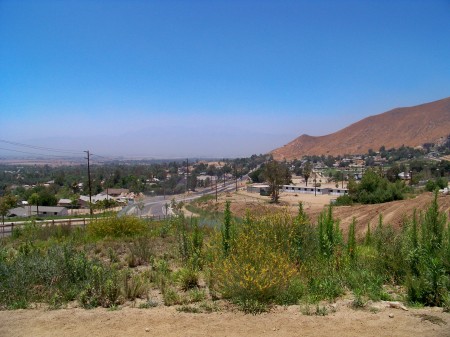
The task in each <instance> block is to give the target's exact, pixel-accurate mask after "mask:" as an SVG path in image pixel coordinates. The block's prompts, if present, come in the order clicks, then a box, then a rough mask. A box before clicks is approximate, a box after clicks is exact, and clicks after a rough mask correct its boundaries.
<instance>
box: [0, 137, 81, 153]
mask: <svg viewBox="0 0 450 337" xmlns="http://www.w3.org/2000/svg"><path fill="white" fill-rule="evenodd" d="M0 142H1V143H6V144H10V145H14V146H20V147H26V148H29V149H34V150H41V151H49V152H59V153H71V154H77V155H80V154H82V151H76V150H64V149H56V148H52V147H45V146H37V145H29V144H23V143H17V142H12V141H9V140H4V139H0Z"/></svg>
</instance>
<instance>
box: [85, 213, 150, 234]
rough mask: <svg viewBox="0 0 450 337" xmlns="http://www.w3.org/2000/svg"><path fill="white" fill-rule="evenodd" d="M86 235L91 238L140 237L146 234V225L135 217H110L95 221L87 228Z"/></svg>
mask: <svg viewBox="0 0 450 337" xmlns="http://www.w3.org/2000/svg"><path fill="white" fill-rule="evenodd" d="M87 232H88V235H90V236H91V237H93V238H97V239H99V238H106V237H109V238H121V237H134V236H140V235H143V234H145V233H146V232H148V226H147V224H146V223H145V222H144V221H143V220H141V219H139V218H136V217H132V216H123V217H110V218H100V219H95V220H93V221H92V222H90V223H89V225H88V226H87Z"/></svg>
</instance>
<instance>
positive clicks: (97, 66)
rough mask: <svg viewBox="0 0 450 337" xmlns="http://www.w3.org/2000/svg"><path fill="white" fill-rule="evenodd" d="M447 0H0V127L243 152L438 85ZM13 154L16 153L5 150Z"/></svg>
mask: <svg viewBox="0 0 450 337" xmlns="http://www.w3.org/2000/svg"><path fill="white" fill-rule="evenodd" d="M449 31H450V3H449V2H448V1H428V2H424V1H395V2H379V1H369V0H368V1H356V0H353V1H350V0H344V1H339V2H336V1H314V2H310V1H269V0H268V1H239V2H234V1H227V2H225V1H216V2H210V1H187V2H184V1H143V0H129V1H124V0H114V1H99V0H91V1H87V0H81V1H71V0H68V1H64V2H62V1H56V0H55V1H52V0H44V1H39V2H33V1H27V0H25V1H12V0H3V1H0V73H1V74H2V75H1V76H0V121H1V125H2V129H1V133H0V139H3V140H7V141H11V142H17V143H23V144H31V145H34V146H36V147H49V148H56V149H64V150H67V151H70V152H73V153H74V155H75V154H76V155H77V156H80V157H82V156H83V155H84V154H83V151H84V150H90V151H92V152H93V153H96V154H99V155H104V156H125V157H149V158H184V157H211V158H224V157H227V158H230V157H245V156H250V155H252V154H260V153H267V152H269V151H271V150H273V149H275V148H277V147H280V146H282V145H284V144H286V143H287V142H289V141H291V140H293V139H294V138H296V137H298V136H300V135H301V134H310V135H315V136H317V135H325V134H328V133H332V132H335V131H338V130H340V129H342V128H344V127H346V126H348V125H349V124H352V123H355V122H357V121H359V120H360V119H362V118H365V117H367V116H370V115H374V114H379V113H382V112H385V111H387V110H390V109H393V108H396V107H403V106H413V105H417V104H422V103H427V102H430V101H435V100H439V99H442V98H445V97H448V96H449V95H450V67H449V65H448V60H449V59H450V45H449V44H448V32H449ZM20 151H22V152H20ZM23 152H32V153H36V154H43V155H47V154H49V155H50V154H53V155H58V152H57V151H56V152H52V151H47V152H45V151H43V150H41V151H39V149H38V148H34V149H33V148H26V147H21V146H13V145H11V144H8V143H0V155H8V156H10V155H13V156H20V155H22V154H23V155H25V154H24V153H23Z"/></svg>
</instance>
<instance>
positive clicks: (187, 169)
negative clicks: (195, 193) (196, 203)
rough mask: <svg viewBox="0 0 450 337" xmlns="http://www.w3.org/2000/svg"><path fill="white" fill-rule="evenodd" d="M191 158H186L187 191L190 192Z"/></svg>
mask: <svg viewBox="0 0 450 337" xmlns="http://www.w3.org/2000/svg"><path fill="white" fill-rule="evenodd" d="M188 187H189V158H186V193H189V189H188Z"/></svg>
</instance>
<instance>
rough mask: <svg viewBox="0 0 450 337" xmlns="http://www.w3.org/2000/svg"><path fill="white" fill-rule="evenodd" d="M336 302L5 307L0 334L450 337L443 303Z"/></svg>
mask: <svg viewBox="0 0 450 337" xmlns="http://www.w3.org/2000/svg"><path fill="white" fill-rule="evenodd" d="M334 306H335V307H336V312H334V313H330V314H328V315H327V316H306V315H303V314H302V313H301V311H300V308H299V307H298V306H290V307H286V308H283V307H278V308H275V309H274V310H273V311H272V312H270V313H266V314H262V315H257V316H252V315H245V314H243V313H240V312H215V313H211V314H193V313H180V312H177V311H176V310H175V308H173V307H168V308H167V307H157V308H153V309H135V308H129V307H127V308H123V309H121V310H118V311H107V310H106V309H103V308H98V309H93V310H85V309H60V310H53V311H47V310H44V309H35V310H16V311H1V312H0V336H2V337H6V336H9V337H13V336H14V337H20V336H24V337H25V336H27V337H28V336H33V337H40V336H47V337H60V336H74V337H76V336H80V337H81V336H83V337H84V336H92V337H95V336H98V337H103V336H108V337H114V336H120V337H123V336H168V337H171V336H229V337H230V336H279V337H286V336H335V337H340V336H346V337H352V336H355V337H356V336H357V337H365V336H377V337H384V336H397V337H411V336H421V337H427V336H430V337H432V336H433V337H444V336H450V314H448V313H444V312H442V309H440V308H424V309H410V310H409V311H403V310H400V309H394V308H387V307H386V306H385V305H384V306H383V305H379V304H378V305H377V306H378V308H379V309H377V310H371V311H369V310H355V309H351V308H350V307H349V306H348V303H345V302H343V301H340V302H338V303H336V304H334Z"/></svg>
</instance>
